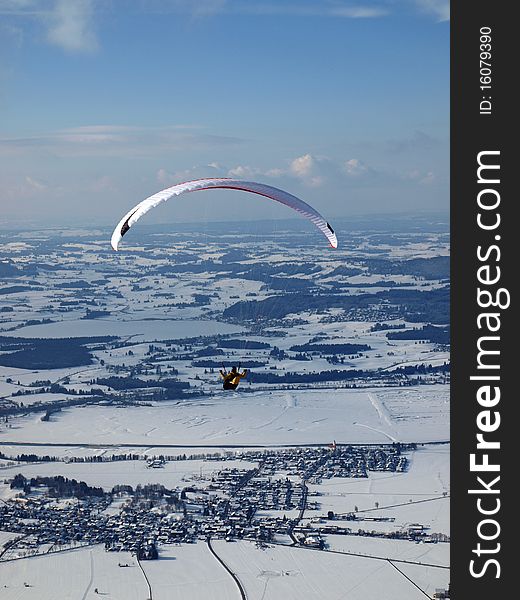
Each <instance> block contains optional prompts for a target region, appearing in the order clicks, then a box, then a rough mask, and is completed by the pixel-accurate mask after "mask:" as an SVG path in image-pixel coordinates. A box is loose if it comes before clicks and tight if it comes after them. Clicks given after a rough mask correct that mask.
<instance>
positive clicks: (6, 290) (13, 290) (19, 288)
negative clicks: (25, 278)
mask: <svg viewBox="0 0 520 600" xmlns="http://www.w3.org/2000/svg"><path fill="white" fill-rule="evenodd" d="M29 291H31V292H43V288H41V287H33V286H30V285H9V286H7V287H3V288H0V295H1V294H18V292H29Z"/></svg>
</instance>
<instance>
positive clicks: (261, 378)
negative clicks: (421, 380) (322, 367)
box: [250, 363, 450, 384]
mask: <svg viewBox="0 0 520 600" xmlns="http://www.w3.org/2000/svg"><path fill="white" fill-rule="evenodd" d="M449 370H450V366H449V363H444V364H443V365H440V366H436V367H434V366H432V365H425V364H419V365H408V366H405V367H396V368H395V369H392V370H388V371H366V370H363V369H349V370H331V371H320V372H319V373H293V372H289V373H284V374H283V375H276V374H274V373H251V375H250V380H251V381H252V382H253V383H278V384H285V383H319V382H323V381H349V380H352V379H364V380H369V379H381V378H382V377H387V378H395V377H396V376H414V375H416V376H420V375H428V374H434V373H447V372H449Z"/></svg>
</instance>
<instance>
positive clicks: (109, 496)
mask: <svg viewBox="0 0 520 600" xmlns="http://www.w3.org/2000/svg"><path fill="white" fill-rule="evenodd" d="M407 449H408V446H403V445H400V444H392V445H386V446H374V447H371V446H336V444H335V443H334V444H332V445H331V447H329V448H323V447H319V448H292V449H290V448H288V449H285V450H278V451H267V452H266V451H248V452H245V453H242V457H243V458H245V459H247V461H248V462H256V463H257V465H258V466H256V467H254V468H251V469H237V468H227V469H222V470H220V471H217V472H215V473H213V474H212V475H208V476H207V477H206V478H200V477H199V478H196V477H194V478H193V480H192V482H190V484H189V485H187V486H185V487H183V488H182V489H175V490H168V489H166V488H164V486H161V485H149V486H144V487H143V488H141V486H138V487H139V490H137V489H136V490H135V491H134V490H133V489H132V488H131V487H130V486H126V485H124V484H121V485H117V486H115V487H114V488H113V489H112V491H111V493H106V494H105V495H104V496H102V497H93V496H89V497H85V498H82V499H81V500H80V499H78V498H51V497H50V496H49V494H46V493H45V488H34V487H32V488H31V491H30V492H29V493H27V492H24V491H22V492H20V493H19V494H18V495H17V497H15V498H13V499H12V500H9V501H7V502H4V503H2V504H0V531H8V532H12V533H18V534H20V538H19V541H18V542H17V543H13V542H11V547H10V549H9V550H10V554H11V555H12V554H13V552H15V551H16V548H17V547H18V550H20V549H21V548H24V550H25V552H26V553H27V552H30V551H31V549H32V550H33V551H34V553H37V552H38V551H39V550H38V549H39V548H44V549H45V551H49V550H50V549H51V548H52V549H54V550H55V549H60V548H63V547H68V546H70V545H73V544H78V543H87V544H104V546H105V548H106V550H109V551H122V550H126V551H130V552H134V553H136V554H137V555H138V556H143V557H145V558H154V557H156V555H157V552H156V550H154V548H155V549H156V545H157V544H172V543H190V542H194V541H196V540H197V539H208V538H221V539H226V540H229V541H231V540H233V539H242V538H245V539H252V540H256V541H257V542H260V543H263V542H270V541H273V540H276V539H280V537H281V536H285V538H286V539H287V536H288V537H289V538H290V539H291V540H292V542H293V543H296V544H301V545H307V546H313V547H318V548H323V545H324V543H323V539H322V537H321V536H322V535H323V534H329V533H351V534H352V533H353V530H352V528H341V527H338V526H337V525H336V524H335V523H334V522H331V521H333V520H334V519H335V515H330V514H329V515H328V517H327V519H326V520H325V525H324V526H320V525H316V522H321V523H323V522H324V519H323V518H320V519H313V520H312V522H311V523H306V524H303V521H302V520H303V519H304V516H305V514H306V513H307V512H308V511H317V510H318V509H319V507H320V505H319V502H318V501H317V500H316V494H315V493H314V492H311V491H310V489H309V484H312V483H318V482H319V481H321V480H322V479H323V478H331V477H367V475H368V471H390V472H394V471H400V470H404V469H405V468H406V464H407V459H406V457H405V456H404V454H403V450H407ZM164 462H165V461H164V459H162V458H161V459H152V460H150V461H149V467H150V468H154V467H157V466H162V465H164ZM18 477H21V476H18ZM33 486H34V484H33ZM356 519H357V517H356V515H355V514H352V515H351V519H350V520H356ZM360 520H361V519H360ZM340 529H341V531H339V530H340ZM354 534H355V535H360V533H359V530H358V531H356V532H355V533H354ZM404 537H406V538H407V539H411V534H409V533H407V535H406V536H404ZM1 551H2V550H1V549H0V553H1ZM4 558H5V557H4Z"/></svg>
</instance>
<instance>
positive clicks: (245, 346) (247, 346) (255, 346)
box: [218, 339, 271, 350]
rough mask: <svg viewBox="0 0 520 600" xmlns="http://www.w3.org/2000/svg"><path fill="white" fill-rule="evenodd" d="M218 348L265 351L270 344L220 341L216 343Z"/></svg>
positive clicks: (251, 341) (249, 341)
mask: <svg viewBox="0 0 520 600" xmlns="http://www.w3.org/2000/svg"><path fill="white" fill-rule="evenodd" d="M218 346H219V347H220V348H238V349H240V350H267V349H268V348H270V347H271V346H270V344H268V343H266V342H255V341H254V340H236V339H232V340H220V341H219V342H218Z"/></svg>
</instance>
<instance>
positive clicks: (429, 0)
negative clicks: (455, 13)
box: [413, 0, 450, 21]
mask: <svg viewBox="0 0 520 600" xmlns="http://www.w3.org/2000/svg"><path fill="white" fill-rule="evenodd" d="M413 3H414V4H415V5H416V6H417V8H418V9H419V10H420V11H421V12H424V13H427V14H430V15H433V16H434V17H435V18H436V19H437V20H438V21H449V20H450V0H413Z"/></svg>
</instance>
